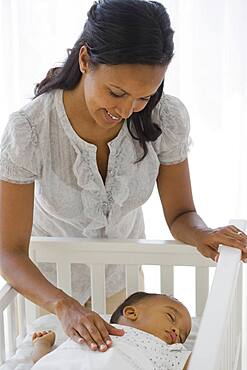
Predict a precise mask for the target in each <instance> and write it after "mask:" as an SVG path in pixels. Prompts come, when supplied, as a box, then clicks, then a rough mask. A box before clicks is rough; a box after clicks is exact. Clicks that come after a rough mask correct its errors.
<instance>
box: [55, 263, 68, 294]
mask: <svg viewBox="0 0 247 370" xmlns="http://www.w3.org/2000/svg"><path fill="white" fill-rule="evenodd" d="M56 268H57V286H58V287H59V288H62V289H63V291H65V293H67V294H69V295H71V264H70V263H69V262H67V261H63V260H61V261H57V263H56Z"/></svg>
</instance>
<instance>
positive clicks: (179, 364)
mask: <svg viewBox="0 0 247 370" xmlns="http://www.w3.org/2000/svg"><path fill="white" fill-rule="evenodd" d="M169 347H170V348H169V349H168V352H167V354H166V358H165V362H166V363H165V366H164V369H167V370H183V368H184V366H185V364H186V362H187V361H188V358H189V357H190V355H191V351H188V350H187V349H186V348H185V347H184V346H183V345H182V344H173V345H171V346H169Z"/></svg>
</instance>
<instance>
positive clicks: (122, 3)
mask: <svg viewBox="0 0 247 370" xmlns="http://www.w3.org/2000/svg"><path fill="white" fill-rule="evenodd" d="M87 16H88V19H87V21H86V23H85V25H84V29H83V32H82V34H81V36H80V37H79V39H78V40H77V41H76V43H75V45H74V47H73V48H72V49H70V50H69V51H68V57H67V59H66V61H65V62H64V64H63V66H62V67H56V68H52V69H50V70H49V72H48V73H47V76H46V78H45V79H44V80H43V81H41V82H40V83H39V84H37V85H36V87H35V97H37V96H39V95H41V94H43V93H45V92H49V91H51V90H53V89H63V90H71V89H73V88H74V87H75V86H76V85H77V84H78V83H79V81H80V79H81V75H82V73H81V71H80V68H79V52H80V49H81V47H82V46H86V48H87V51H88V54H89V56H90V64H91V66H92V67H97V65H99V64H107V65H117V64H145V65H161V66H166V65H168V64H169V62H170V61H171V59H172V57H173V50H174V44H173V33H174V32H173V30H172V29H171V25H170V19H169V15H168V14H167V12H166V9H165V8H164V6H163V5H162V4H160V3H158V2H156V1H147V0H98V1H95V2H94V4H93V5H92V7H91V8H90V10H89V11H88V13H87ZM163 85H164V82H162V84H161V85H160V87H159V88H158V90H157V91H156V93H155V94H154V95H153V96H152V97H151V98H150V100H149V101H148V103H147V105H146V106H145V108H144V109H143V110H142V111H140V112H137V113H133V114H132V115H131V117H130V118H129V119H128V120H127V125H128V129H129V132H130V134H131V136H132V137H133V138H134V139H136V140H138V141H139V142H140V144H141V146H142V147H143V150H144V155H143V157H142V158H141V159H140V160H142V159H143V158H144V157H145V156H146V154H147V152H148V149H147V145H146V142H148V141H154V140H156V139H157V138H158V137H159V135H160V134H161V129H160V128H159V127H158V125H157V124H155V123H153V122H152V119H151V113H152V110H153V108H154V107H155V106H156V104H157V103H158V102H159V100H160V98H161V95H162V91H163ZM131 124H133V126H134V129H135V133H133V132H132V130H131Z"/></svg>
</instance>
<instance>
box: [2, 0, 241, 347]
mask: <svg viewBox="0 0 247 370" xmlns="http://www.w3.org/2000/svg"><path fill="white" fill-rule="evenodd" d="M172 56H173V31H172V29H171V27H170V21H169V16H168V15H167V13H166V10H165V9H164V7H163V6H162V5H161V4H159V3H156V2H152V1H143V0H102V1H98V2H96V3H95V4H94V5H93V6H92V7H91V9H90V10H89V12H88V20H87V22H86V24H85V27H84V30H83V32H82V35H81V36H80V38H79V40H78V41H77V42H76V43H75V46H74V47H73V49H72V50H70V53H69V56H68V58H67V60H66V61H65V63H64V65H63V67H61V68H56V69H53V70H51V71H49V72H48V74H47V77H46V78H45V80H43V81H42V82H41V83H40V84H39V85H37V87H36V97H35V99H34V100H33V101H32V102H30V103H29V104H27V105H26V106H25V107H23V108H22V109H21V110H20V111H18V112H15V113H13V114H12V115H11V116H10V120H9V123H8V125H7V127H6V130H5V133H4V136H3V140H2V146H1V161H0V163H1V167H0V176H1V177H0V178H1V180H2V181H1V188H0V189H1V206H0V210H1V243H0V247H1V248H0V251H1V254H0V261H1V262H0V264H1V265H0V267H1V273H2V275H3V277H4V278H5V279H6V280H7V281H8V282H9V283H10V284H11V285H12V286H13V287H14V288H15V289H16V290H18V291H19V292H21V294H23V295H24V296H26V297H27V298H29V299H30V300H32V301H33V302H35V303H36V304H38V305H39V306H41V307H43V308H44V309H46V310H47V311H49V312H52V313H55V314H56V315H57V316H58V318H59V319H60V320H61V323H62V326H63V328H64V331H65V333H66V334H67V335H68V336H69V337H71V338H72V339H73V340H75V341H79V340H81V339H83V340H84V341H86V343H87V344H88V345H89V346H90V348H92V349H93V350H96V349H97V348H99V349H100V350H106V349H107V348H108V345H110V344H111V339H110V336H109V334H112V335H123V332H122V331H121V330H117V329H115V328H114V327H112V326H111V325H110V324H107V323H106V322H104V321H103V320H102V319H101V318H100V317H99V316H98V315H97V314H96V313H94V312H92V311H91V310H90V309H89V308H87V307H83V306H82V305H81V304H80V303H79V302H78V301H77V300H76V299H73V298H72V297H70V296H68V295H67V294H65V293H64V292H63V291H61V290H60V289H57V288H56V287H55V286H54V285H53V284H51V283H50V282H49V281H48V280H47V279H46V278H45V277H44V276H43V275H42V273H41V272H40V271H39V269H38V268H37V267H36V266H35V265H34V264H33V263H32V262H31V260H30V259H29V257H28V246H29V240H30V236H31V235H44V236H73V237H86V238H89V237H93V238H144V237H145V232H144V222H143V216H142V211H141V208H140V207H141V205H142V204H143V203H144V202H145V201H146V200H147V199H148V198H149V196H150V194H151V193H152V190H153V187H154V184H155V181H157V184H158V189H159V194H160V199H161V202H162V206H163V209H164V215H165V219H166V222H167V224H168V226H169V228H170V230H171V233H172V235H173V236H174V238H176V239H178V240H181V241H183V242H185V243H188V244H191V245H194V246H195V247H196V248H197V249H198V250H199V251H200V252H201V253H202V254H203V255H204V256H207V257H210V258H213V259H216V260H217V257H218V251H217V249H218V246H219V244H220V243H223V244H227V245H230V246H233V247H236V248H240V249H241V250H243V259H245V258H246V249H245V247H246V242H247V238H246V235H244V234H243V233H240V231H239V230H238V229H237V228H235V227H234V226H227V227H223V228H219V229H210V228H208V227H207V226H206V225H205V223H204V222H203V221H202V219H201V218H200V217H199V216H198V214H197V213H196V210H195V206H194V203H193V198H192V193H191V185H190V177H189V169H188V161H187V151H188V146H189V139H188V133H189V118H188V114H187V111H186V108H185V107H184V105H183V104H182V103H181V102H180V101H179V100H178V99H177V98H174V97H172V96H168V95H164V94H162V91H163V83H164V77H165V73H166V70H167V67H168V65H169V63H170V61H171V59H172ZM34 184H35V195H34ZM80 276H81V277H82V278H83V279H82V280H83V287H82V288H83V292H82V293H83V300H82V301H83V302H82V303H84V302H86V301H87V300H88V299H89V296H90V291H89V282H88V281H89V274H88V270H87V269H86V267H85V268H84V269H83V270H82V271H80ZM106 284H107V293H108V296H109V297H110V299H113V300H114V298H116V295H119V292H120V293H121V291H122V290H123V288H124V273H123V271H122V269H121V268H120V267H119V266H108V267H107V277H106ZM117 300H118V301H121V300H122V297H121V298H120V297H119V296H117Z"/></svg>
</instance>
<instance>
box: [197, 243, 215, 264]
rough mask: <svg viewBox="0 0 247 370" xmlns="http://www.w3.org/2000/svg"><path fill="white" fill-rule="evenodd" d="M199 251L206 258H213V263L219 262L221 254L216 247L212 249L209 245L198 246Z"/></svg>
mask: <svg viewBox="0 0 247 370" xmlns="http://www.w3.org/2000/svg"><path fill="white" fill-rule="evenodd" d="M197 249H198V251H199V252H200V253H201V254H202V255H203V256H204V257H207V258H211V259H212V260H213V261H215V262H218V259H219V255H220V254H219V252H218V249H217V248H216V247H210V246H207V245H199V246H197Z"/></svg>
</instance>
